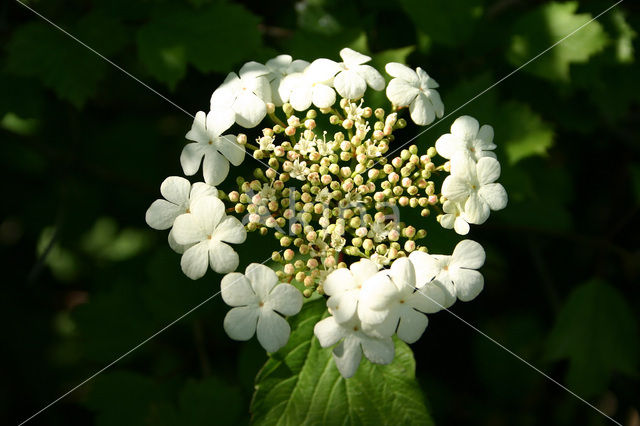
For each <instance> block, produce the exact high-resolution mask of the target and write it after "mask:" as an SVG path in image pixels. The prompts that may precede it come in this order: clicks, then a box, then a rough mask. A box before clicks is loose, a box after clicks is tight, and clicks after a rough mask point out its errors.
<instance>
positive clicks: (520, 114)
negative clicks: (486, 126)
mask: <svg viewBox="0 0 640 426" xmlns="http://www.w3.org/2000/svg"><path fill="white" fill-rule="evenodd" d="M499 114H500V118H501V120H502V123H504V124H503V125H499V129H500V131H501V132H500V139H501V142H502V143H503V144H504V150H505V152H506V154H507V159H508V161H509V163H511V164H515V163H517V162H518V161H520V160H522V159H524V158H528V157H531V156H535V155H543V156H544V155H546V154H547V150H548V149H549V148H550V147H551V145H552V144H553V130H552V129H551V128H550V127H549V125H548V124H547V123H545V122H544V121H543V120H542V118H541V117H540V116H539V115H538V114H536V113H535V112H533V111H532V110H531V108H530V107H529V106H527V105H525V104H521V103H519V102H508V103H504V104H503V105H502V106H501V107H500V112H499Z"/></svg>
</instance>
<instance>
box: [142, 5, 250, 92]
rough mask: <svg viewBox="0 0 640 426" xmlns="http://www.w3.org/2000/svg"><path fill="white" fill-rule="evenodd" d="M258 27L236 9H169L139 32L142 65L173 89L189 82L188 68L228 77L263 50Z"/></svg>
mask: <svg viewBox="0 0 640 426" xmlns="http://www.w3.org/2000/svg"><path fill="white" fill-rule="evenodd" d="M258 24H259V19H258V18H257V17H256V16H255V15H253V14H252V13H250V12H249V11H247V10H246V9H244V8H243V7H242V6H239V5H235V4H227V3H215V4H211V5H207V6H204V7H202V8H199V9H197V10H194V9H186V8H184V7H178V6H176V5H167V6H165V7H163V8H160V9H158V10H157V11H156V12H155V13H154V15H153V16H152V18H151V20H150V21H149V22H148V23H147V24H146V25H145V26H143V27H142V28H141V29H140V30H139V32H138V36H137V43H138V51H139V54H140V60H141V61H142V63H143V64H144V65H145V67H146V68H147V70H148V72H149V73H150V74H151V75H153V76H154V77H155V78H156V79H158V80H159V81H162V82H164V83H166V84H167V85H168V86H169V87H171V88H173V87H174V86H175V85H176V83H177V82H178V81H180V80H181V79H182V78H183V77H184V75H185V73H186V67H187V64H191V65H193V66H194V67H195V68H196V69H198V70H199V71H200V72H204V73H207V72H212V71H216V72H228V71H229V70H230V69H231V68H232V67H233V66H234V65H237V64H238V63H240V62H242V61H245V60H249V59H252V56H253V54H254V53H255V52H256V51H257V50H258V49H259V48H260V46H261V36H260V32H259V31H258ZM231 40H233V42H230V41H231Z"/></svg>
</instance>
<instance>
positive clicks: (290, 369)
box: [251, 300, 433, 425]
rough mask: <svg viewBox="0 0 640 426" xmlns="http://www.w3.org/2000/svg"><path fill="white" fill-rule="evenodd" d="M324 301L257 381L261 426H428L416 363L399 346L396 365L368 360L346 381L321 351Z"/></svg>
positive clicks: (309, 309) (302, 318) (298, 322)
mask: <svg viewBox="0 0 640 426" xmlns="http://www.w3.org/2000/svg"><path fill="white" fill-rule="evenodd" d="M325 313H326V307H325V303H324V300H317V301H314V302H309V303H306V304H305V305H304V307H303V310H302V311H301V312H300V313H299V314H298V315H297V316H296V317H294V320H293V321H292V329H294V330H295V331H294V332H293V333H292V334H291V338H290V339H289V343H288V344H287V345H286V346H285V347H284V348H282V349H281V350H280V351H278V352H276V353H274V354H271V356H270V358H269V360H268V361H267V363H266V364H265V365H264V367H263V368H262V370H261V371H260V372H259V373H258V376H257V377H256V391H255V393H254V395H253V400H252V402H251V413H252V422H253V423H254V424H256V425H275V424H278V425H300V424H310V423H311V424H343V425H361V424H362V425H364V424H403V425H404V424H406V425H413V424H415V425H418V424H419V425H429V424H432V423H433V422H432V420H431V418H430V416H429V413H428V412H427V409H426V406H425V403H424V398H423V396H422V392H421V391H420V387H419V386H418V383H417V382H416V380H415V360H414V359H413V354H412V352H411V349H409V347H408V346H407V345H406V344H404V343H402V342H400V341H397V342H396V356H395V359H394V361H393V363H391V364H389V365H386V366H380V365H374V364H371V363H370V362H368V361H366V360H364V359H363V361H362V363H361V364H360V367H359V369H358V372H357V373H356V375H355V376H353V377H352V378H350V379H344V378H343V377H342V376H341V375H340V373H339V372H338V370H337V368H336V366H335V364H334V361H333V357H332V355H331V349H329V348H327V349H323V348H321V347H320V344H319V343H318V340H317V339H316V338H315V337H314V335H313V327H314V325H315V324H316V323H317V322H318V321H319V320H320V319H321V318H322V317H323V316H324V314H325Z"/></svg>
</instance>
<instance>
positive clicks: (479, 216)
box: [442, 152, 507, 225]
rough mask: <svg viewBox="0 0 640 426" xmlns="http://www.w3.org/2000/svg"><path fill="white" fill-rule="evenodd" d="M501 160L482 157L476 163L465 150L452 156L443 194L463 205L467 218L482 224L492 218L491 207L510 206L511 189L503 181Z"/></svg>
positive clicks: (494, 208) (468, 220)
mask: <svg viewBox="0 0 640 426" xmlns="http://www.w3.org/2000/svg"><path fill="white" fill-rule="evenodd" d="M499 177H500V163H499V162H498V160H496V159H495V158H492V157H482V158H480V159H479V160H478V163H477V164H476V163H475V162H474V161H473V159H471V158H470V157H469V156H468V155H467V154H465V153H464V152H460V153H458V154H456V155H455V156H454V157H453V158H452V159H451V175H450V176H447V178H446V179H445V180H444V182H443V183H442V195H444V196H445V197H446V198H447V199H449V200H451V201H453V202H456V203H459V204H460V205H462V206H463V209H464V214H465V220H466V221H467V222H469V223H474V224H476V225H480V224H482V223H484V222H485V221H486V220H487V219H488V218H489V212H490V210H501V209H503V208H505V207H506V206H507V192H506V191H505V190H504V188H503V186H502V185H500V184H499V183H494V182H495V181H496V180H497V179H498V178H499Z"/></svg>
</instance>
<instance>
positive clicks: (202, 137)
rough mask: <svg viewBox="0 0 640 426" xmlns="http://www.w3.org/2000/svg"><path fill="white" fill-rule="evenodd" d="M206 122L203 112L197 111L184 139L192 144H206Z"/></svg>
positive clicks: (207, 136)
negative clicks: (192, 142)
mask: <svg viewBox="0 0 640 426" xmlns="http://www.w3.org/2000/svg"><path fill="white" fill-rule="evenodd" d="M206 120H207V115H206V114H205V113H204V111H198V112H197V113H196V116H195V118H194V119H193V124H191V130H189V131H188V132H187V134H186V135H185V138H186V139H188V140H190V141H194V142H202V143H206V142H208V141H209V132H207V126H206Z"/></svg>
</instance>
